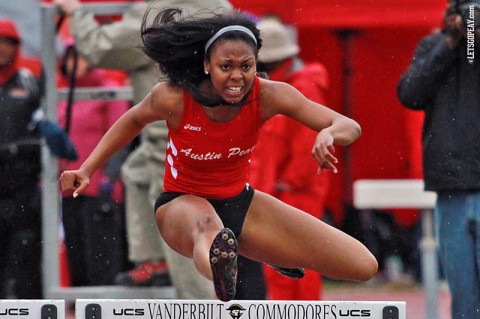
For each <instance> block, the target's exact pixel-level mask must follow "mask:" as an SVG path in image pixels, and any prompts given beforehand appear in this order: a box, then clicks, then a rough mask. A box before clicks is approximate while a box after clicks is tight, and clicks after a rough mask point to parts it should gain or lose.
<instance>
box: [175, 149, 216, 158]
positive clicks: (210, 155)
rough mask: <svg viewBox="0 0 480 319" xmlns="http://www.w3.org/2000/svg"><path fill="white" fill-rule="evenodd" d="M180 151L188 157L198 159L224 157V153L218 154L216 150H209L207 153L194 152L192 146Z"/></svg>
mask: <svg viewBox="0 0 480 319" xmlns="http://www.w3.org/2000/svg"><path fill="white" fill-rule="evenodd" d="M180 152H182V153H184V154H185V156H186V157H190V158H191V159H194V160H198V161H209V160H216V159H220V158H222V154H218V153H215V152H208V153H205V154H196V153H192V149H191V148H187V149H183V150H180Z"/></svg>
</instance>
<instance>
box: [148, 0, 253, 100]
mask: <svg viewBox="0 0 480 319" xmlns="http://www.w3.org/2000/svg"><path fill="white" fill-rule="evenodd" d="M151 9H152V7H150V8H149V9H148V10H147V12H146V13H145V15H144V18H143V22H142V28H141V35H142V41H143V45H142V50H143V52H144V53H145V54H146V55H148V56H149V57H150V58H151V59H153V60H154V61H156V62H157V63H158V64H159V66H160V70H161V71H162V72H163V73H164V74H165V75H166V77H167V78H168V79H169V80H170V82H171V84H172V85H174V86H178V87H181V88H184V89H186V90H188V91H189V92H190V94H192V96H193V98H194V99H195V100H196V101H197V102H199V103H201V104H202V105H205V106H217V105H220V104H223V103H224V101H223V100H218V99H212V98H209V97H207V96H204V95H202V93H201V92H200V88H199V87H200V84H201V83H202V82H203V81H205V80H207V79H208V75H206V74H205V72H204V68H203V67H204V60H205V59H207V60H208V59H209V58H210V52H211V51H212V49H213V48H214V47H215V46H216V45H217V44H218V43H219V42H221V41H224V40H227V39H228V40H243V41H245V42H246V43H249V44H250V45H251V46H252V47H253V48H254V50H255V51H254V52H255V58H256V57H257V55H258V50H259V49H260V48H261V46H262V40H261V38H260V31H259V30H258V29H257V27H256V25H255V22H254V21H252V19H251V18H250V16H248V15H247V14H244V13H241V12H239V11H234V12H232V13H228V14H216V13H213V12H208V15H205V14H204V13H207V12H198V13H197V14H195V15H192V16H188V17H183V16H182V10H180V9H177V8H169V9H164V10H162V11H160V12H159V13H158V14H157V15H156V16H155V18H154V19H153V22H152V23H151V24H150V25H149V26H148V25H147V20H148V15H149V13H150V11H151ZM230 25H241V26H243V27H246V28H248V29H249V30H250V31H252V33H253V34H254V36H255V38H256V40H257V43H256V44H255V41H254V40H253V39H252V38H251V37H250V36H249V35H247V34H246V33H245V32H242V31H230V32H226V33H224V34H222V35H221V36H220V37H218V39H216V40H215V41H214V42H213V43H212V45H211V46H210V47H209V48H208V50H207V52H205V45H206V43H207V42H208V40H209V39H210V38H211V37H212V36H213V35H215V33H217V32H218V31H219V30H220V29H222V28H224V27H227V26H230Z"/></svg>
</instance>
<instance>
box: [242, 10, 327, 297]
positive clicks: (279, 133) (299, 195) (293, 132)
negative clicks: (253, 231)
mask: <svg viewBox="0 0 480 319" xmlns="http://www.w3.org/2000/svg"><path fill="white" fill-rule="evenodd" d="M257 26H258V29H259V30H260V35H261V37H262V39H263V47H262V49H261V50H260V52H259V54H258V61H259V63H258V71H263V72H266V73H267V74H268V76H269V78H270V79H271V80H274V81H282V82H287V83H289V84H291V85H292V86H293V87H295V88H296V89H298V90H299V91H300V92H301V93H302V94H303V95H305V96H306V97H307V98H309V99H310V100H312V101H315V102H318V103H321V104H325V94H326V90H327V89H328V75H327V71H326V69H325V68H324V66H323V65H322V64H320V63H317V62H314V63H303V62H302V60H301V59H300V58H299V57H298V53H299V52H300V48H299V47H298V45H297V44H296V43H295V41H294V40H293V37H292V35H291V34H290V33H289V31H288V29H287V27H286V26H285V25H284V24H283V23H282V22H280V20H278V19H277V18H276V17H264V18H263V19H262V20H261V21H260V22H259V23H258V25H257ZM316 134H317V133H316V132H315V131H314V130H311V129H309V128H308V127H306V126H303V125H301V124H300V123H298V122H296V121H294V120H292V119H291V118H289V117H287V116H284V115H277V116H275V117H273V118H271V119H270V120H268V121H267V122H266V123H265V124H264V126H263V128H262V131H261V133H260V137H259V140H258V143H257V145H256V147H255V149H254V151H253V154H252V164H251V179H250V182H251V184H252V186H253V187H254V188H257V189H259V190H262V191H264V192H266V193H268V194H270V195H273V196H275V197H277V198H279V199H281V200H282V201H283V202H285V203H287V204H289V205H292V206H294V207H296V208H299V209H301V210H304V211H305V212H307V213H309V214H311V215H313V216H315V217H317V218H321V217H322V214H323V211H324V209H325V204H326V203H325V202H326V200H327V196H328V187H329V183H330V172H327V171H323V172H322V173H321V174H320V175H317V174H312V171H313V172H315V171H316V167H317V166H316V165H317V163H316V162H315V160H314V159H313V157H311V156H310V151H311V145H312V143H313V142H314V141H315V137H316ZM273 153H274V154H275V155H274V156H272V154H273ZM264 271H265V279H266V282H267V293H268V296H269V298H270V299H274V300H318V299H320V298H321V275H320V274H319V273H317V272H314V271H311V270H306V272H305V277H304V278H303V279H300V280H295V279H291V278H287V277H284V276H281V275H280V274H278V273H277V271H275V269H272V268H271V267H265V268H264Z"/></svg>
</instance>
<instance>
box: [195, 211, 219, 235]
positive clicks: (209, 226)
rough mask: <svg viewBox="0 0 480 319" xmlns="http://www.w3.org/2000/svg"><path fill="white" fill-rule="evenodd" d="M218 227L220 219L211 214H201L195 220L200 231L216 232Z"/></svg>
mask: <svg viewBox="0 0 480 319" xmlns="http://www.w3.org/2000/svg"><path fill="white" fill-rule="evenodd" d="M220 228H222V225H221V223H220V220H219V219H218V218H217V217H216V216H214V215H213V214H208V215H203V216H201V217H200V218H198V220H197V229H198V231H199V232H200V233H207V232H210V231H214V232H217V231H218V230H219V229H220Z"/></svg>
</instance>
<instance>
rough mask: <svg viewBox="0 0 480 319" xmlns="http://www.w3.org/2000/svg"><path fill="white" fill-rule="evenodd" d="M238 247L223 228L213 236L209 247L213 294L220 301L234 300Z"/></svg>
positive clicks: (233, 237)
mask: <svg viewBox="0 0 480 319" xmlns="http://www.w3.org/2000/svg"><path fill="white" fill-rule="evenodd" d="M237 257H238V245H237V239H236V238H235V235H234V234H233V232H232V231H231V230H230V229H228V228H223V229H222V230H221V231H220V232H219V233H218V234H217V236H215V238H214V240H213V243H212V246H211V247H210V267H211V269H212V275H213V284H214V286H215V293H216V294H217V297H218V299H220V300H221V301H225V302H226V301H230V300H232V299H233V298H235V292H236V285H237V271H238V269H237Z"/></svg>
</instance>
